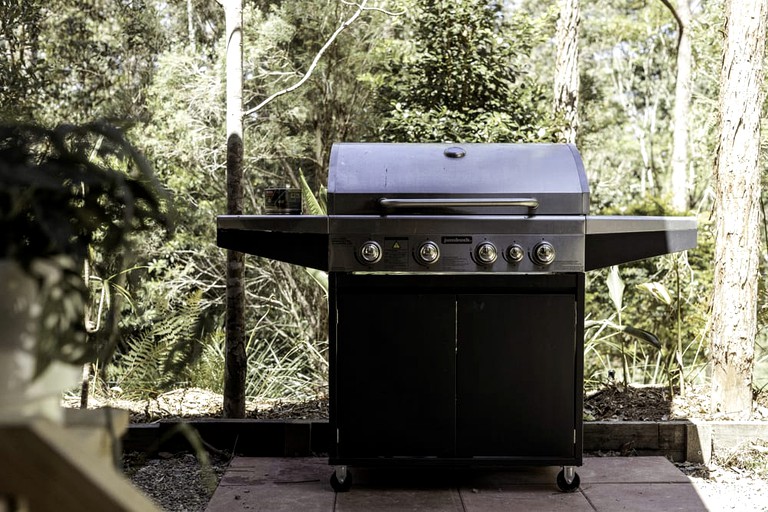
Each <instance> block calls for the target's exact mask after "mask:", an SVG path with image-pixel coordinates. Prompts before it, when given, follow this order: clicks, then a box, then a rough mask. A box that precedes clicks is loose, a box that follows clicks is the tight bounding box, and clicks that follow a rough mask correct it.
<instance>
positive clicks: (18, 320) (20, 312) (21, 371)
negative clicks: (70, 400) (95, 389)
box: [0, 260, 78, 423]
mask: <svg viewBox="0 0 768 512" xmlns="http://www.w3.org/2000/svg"><path fill="white" fill-rule="evenodd" d="M40 312H41V307H40V304H39V301H38V288H37V284H36V282H35V281H34V279H32V278H30V277H29V276H27V275H26V274H25V273H24V271H23V270H22V269H21V267H20V266H19V265H18V264H17V263H16V262H15V261H12V260H0V423H3V422H4V423H8V422H18V421H20V420H26V419H30V418H39V417H42V418H47V419H49V420H51V421H55V422H59V423H60V422H61V421H62V420H63V409H62V408H61V405H60V402H61V394H62V392H63V391H64V390H65V389H67V388H68V387H71V386H73V385H75V384H76V382H77V377H78V368H77V367H74V366H72V365H68V364H64V363H59V362H54V363H53V364H51V365H50V366H49V367H48V368H47V369H46V371H45V372H44V373H43V374H42V375H40V376H39V377H37V378H35V360H36V353H35V346H36V337H35V333H36V331H37V324H38V322H39V318H40Z"/></svg>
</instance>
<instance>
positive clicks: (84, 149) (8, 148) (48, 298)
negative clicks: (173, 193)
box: [0, 123, 170, 420]
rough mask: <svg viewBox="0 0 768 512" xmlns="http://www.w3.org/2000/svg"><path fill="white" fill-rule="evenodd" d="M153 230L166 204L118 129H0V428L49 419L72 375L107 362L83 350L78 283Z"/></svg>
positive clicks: (103, 351) (84, 293) (93, 348)
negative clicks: (81, 367) (135, 236)
mask: <svg viewBox="0 0 768 512" xmlns="http://www.w3.org/2000/svg"><path fill="white" fill-rule="evenodd" d="M158 227H159V228H161V229H164V230H165V231H166V232H169V230H170V221H169V214H168V202H167V200H166V196H165V194H164V193H163V192H162V189H161V187H160V186H159V184H158V182H157V181H156V179H155V178H154V176H153V173H152V171H151V168H150V166H149V165H148V164H147V162H146V161H145V159H144V158H143V157H142V155H141V154H140V153H139V152H138V151H137V150H136V148H134V147H133V146H132V145H131V144H130V143H129V142H128V141H127V140H126V139H125V137H124V136H123V135H122V133H121V132H120V131H119V130H118V129H116V128H114V127H112V126H109V125H107V124H104V123H91V124H87V125H82V126H71V125H62V126H59V127H57V128H54V129H48V128H45V127H41V126H37V125H31V124H12V125H0V419H6V420H7V419H14V418H18V417H28V416H30V415H43V416H47V417H49V418H51V419H56V415H57V414H61V413H60V412H56V411H60V408H59V407H58V405H59V399H60V393H61V391H62V390H63V389H65V388H66V387H70V386H72V385H74V384H75V382H76V380H75V379H76V375H77V372H78V366H77V365H82V364H83V363H85V362H88V361H93V360H95V359H96V358H99V359H100V360H105V359H106V358H108V357H109V356H110V355H111V354H112V353H113V352H114V348H115V347H114V345H115V343H106V344H103V346H97V344H95V343H91V342H89V340H88V334H87V331H86V329H85V311H86V308H87V304H88V297H89V292H88V284H89V283H88V282H87V281H88V279H87V274H88V273H90V272H93V273H95V274H98V273H99V272H100V271H106V267H107V266H109V267H110V269H111V272H112V273H114V272H115V268H116V267H117V268H118V272H119V268H120V267H123V268H124V267H125V265H126V262H127V258H128V256H129V254H130V249H131V245H132V243H131V240H132V239H131V236H130V235H131V234H132V233H135V232H137V231H142V230H147V229H157V228H158ZM114 320H115V318H114V316H113V322H112V324H113V325H112V326H111V328H112V329H114V328H115V325H114V324H115V323H116V322H115V321H114ZM113 338H114V337H113ZM62 377H64V378H65V379H66V380H65V382H64V383H63V386H62V385H61V384H58V383H57V381H59V380H60V379H61V378H62ZM51 387H52V388H53V391H48V390H47V389H46V388H51Z"/></svg>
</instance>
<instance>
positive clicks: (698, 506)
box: [581, 482, 709, 512]
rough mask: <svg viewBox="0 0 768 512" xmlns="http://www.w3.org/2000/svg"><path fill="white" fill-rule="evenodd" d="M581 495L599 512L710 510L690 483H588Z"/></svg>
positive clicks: (694, 511) (688, 511)
mask: <svg viewBox="0 0 768 512" xmlns="http://www.w3.org/2000/svg"><path fill="white" fill-rule="evenodd" d="M581 492H582V493H583V494H584V496H586V497H587V499H588V500H589V502H590V503H591V504H592V505H593V506H594V507H595V510H598V511H606V512H607V511H611V512H613V511H622V512H702V511H706V510H709V509H708V507H707V505H706V504H705V503H704V502H703V501H702V499H701V496H699V494H698V493H697V492H696V488H695V487H694V486H693V485H692V484H691V483H690V482H688V483H674V484H655V483H650V484H649V483H632V484H587V485H582V487H581Z"/></svg>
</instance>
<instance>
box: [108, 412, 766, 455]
mask: <svg viewBox="0 0 768 512" xmlns="http://www.w3.org/2000/svg"><path fill="white" fill-rule="evenodd" d="M180 423H185V424H186V425H188V426H189V427H192V429H185V430H187V431H190V430H194V431H196V432H197V435H199V436H200V438H201V439H202V440H203V442H204V444H205V445H207V446H208V447H209V448H214V449H217V450H222V451H227V452H230V453H237V454H240V455H245V456H254V457H297V456H310V455H320V454H324V453H327V452H328V440H329V439H330V432H329V425H328V422H327V421H309V420H290V421H284V420H226V419H208V420H193V421H188V422H179V421H163V422H159V423H151V424H132V425H130V426H129V428H128V432H127V433H126V435H125V436H124V437H123V449H124V450H125V451H143V452H158V451H168V452H175V451H183V450H190V449H191V444H190V441H189V440H188V438H187V437H185V436H184V434H183V433H182V432H180V430H179V424H180ZM758 440H761V441H763V442H768V422H765V421H698V420H683V421H663V422H652V421H589V422H585V423H584V451H585V452H587V453H590V452H609V451H610V452H619V453H621V454H624V455H630V454H632V455H663V456H665V457H667V458H668V459H669V460H672V461H675V462H684V461H688V462H697V463H704V464H708V463H709V462H710V460H711V458H712V456H713V455H720V456H725V455H728V454H729V453H730V452H732V451H733V450H735V449H738V448H739V446H742V445H744V444H745V443H749V442H754V441H758Z"/></svg>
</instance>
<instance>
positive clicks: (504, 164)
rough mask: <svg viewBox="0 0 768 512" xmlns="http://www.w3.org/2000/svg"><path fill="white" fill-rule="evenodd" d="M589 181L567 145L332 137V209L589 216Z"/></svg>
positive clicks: (337, 211)
mask: <svg viewBox="0 0 768 512" xmlns="http://www.w3.org/2000/svg"><path fill="white" fill-rule="evenodd" d="M588 208H589V187H588V184H587V178H586V175H585V173H584V165H583V164H582V161H581V157H580V156H579V153H578V151H577V150H576V148H575V147H573V146H571V145H566V144H457V145H451V144H375V143H341V144H334V146H333V149H332V151H331V158H330V167H329V171H328V213H329V214H330V215H371V214H378V215H394V214H411V215H412V214H435V213H440V214H465V215H466V214H470V215H473V214H474V215H480V214H483V215H510V214H516V215H520V214H525V213H536V214H537V215H574V214H575V215H579V214H580V215H585V214H586V213H587V210H588Z"/></svg>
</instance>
